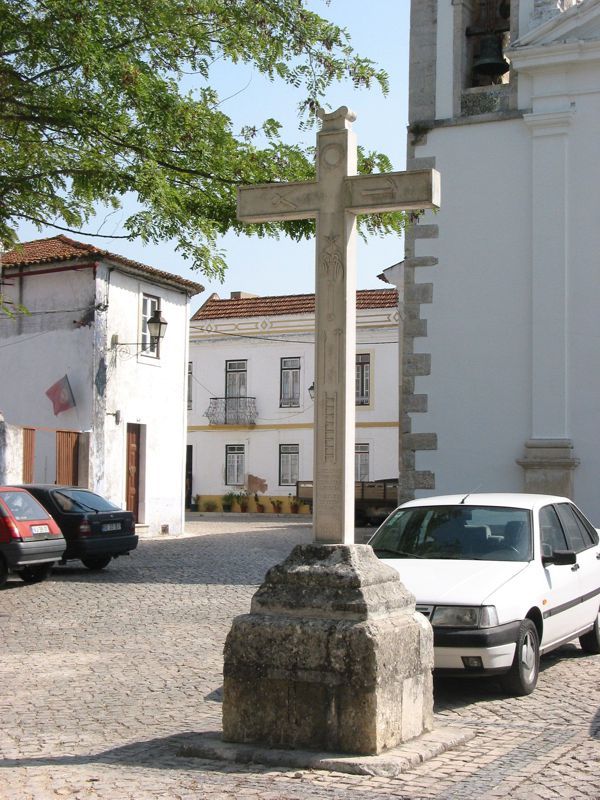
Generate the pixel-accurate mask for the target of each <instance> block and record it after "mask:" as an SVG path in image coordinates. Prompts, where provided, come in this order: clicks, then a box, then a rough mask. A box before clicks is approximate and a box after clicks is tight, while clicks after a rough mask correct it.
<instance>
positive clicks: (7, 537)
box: [0, 486, 67, 586]
mask: <svg viewBox="0 0 600 800" xmlns="http://www.w3.org/2000/svg"><path fill="white" fill-rule="evenodd" d="M66 546H67V544H66V542H65V540H64V538H63V535H62V533H61V531H60V528H59V527H58V525H57V524H56V522H55V521H54V520H53V519H52V517H51V516H50V514H49V513H48V512H47V511H46V509H45V508H44V507H43V506H42V505H41V504H40V503H38V501H37V500H36V499H35V497H32V496H31V495H30V494H29V492H27V491H26V490H25V489H20V488H17V487H13V486H0V586H4V584H5V583H6V581H7V579H8V575H9V573H10V572H16V573H17V574H18V575H20V577H21V578H22V580H24V581H25V583H37V582H38V581H43V580H45V578H47V577H48V575H50V572H51V571H52V567H53V565H54V564H55V563H56V562H57V561H60V559H61V558H62V554H63V553H64V551H65V548H66Z"/></svg>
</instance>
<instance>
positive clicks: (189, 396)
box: [187, 361, 194, 411]
mask: <svg viewBox="0 0 600 800" xmlns="http://www.w3.org/2000/svg"><path fill="white" fill-rule="evenodd" d="M193 380H194V362H193V361H188V373H187V406H188V411H191V410H192V397H193V396H194V393H193V391H192V389H193V387H192V381H193Z"/></svg>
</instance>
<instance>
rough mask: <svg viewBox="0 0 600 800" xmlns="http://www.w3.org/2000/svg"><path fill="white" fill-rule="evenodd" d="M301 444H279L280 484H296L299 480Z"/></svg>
mask: <svg viewBox="0 0 600 800" xmlns="http://www.w3.org/2000/svg"><path fill="white" fill-rule="evenodd" d="M299 464H300V445H297V444H280V445H279V485H280V486H295V485H296V482H297V481H298V468H299Z"/></svg>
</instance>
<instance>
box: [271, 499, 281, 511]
mask: <svg viewBox="0 0 600 800" xmlns="http://www.w3.org/2000/svg"><path fill="white" fill-rule="evenodd" d="M271 505H272V506H273V511H274V512H275V513H276V514H281V508H282V506H283V502H282V501H281V500H280V499H279V498H278V497H271Z"/></svg>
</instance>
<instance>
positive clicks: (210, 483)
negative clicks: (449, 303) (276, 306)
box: [188, 309, 398, 497]
mask: <svg viewBox="0 0 600 800" xmlns="http://www.w3.org/2000/svg"><path fill="white" fill-rule="evenodd" d="M381 311H382V310H377V309H375V310H371V311H369V310H366V311H364V312H359V329H358V333H357V341H358V342H359V343H360V344H359V345H358V346H357V352H360V353H370V355H371V374H372V384H371V397H372V400H371V404H370V406H368V407H360V406H357V408H356V418H357V432H356V440H357V442H361V443H368V444H369V445H370V476H369V477H370V478H371V479H378V478H388V477H395V476H397V474H398V422H397V420H398V410H397V409H398V365H397V358H398V356H397V352H398V351H397V338H398V336H397V328H396V327H395V324H394V323H391V324H390V323H388V324H387V325H384V324H382V320H383V315H382V314H381V313H380V312H381ZM383 311H384V312H385V313H386V314H389V312H390V309H383ZM391 311H392V312H393V309H392V310H391ZM272 319H274V318H271V320H272ZM277 320H278V321H279V322H280V324H281V325H282V326H283V327H286V328H287V329H289V330H291V331H292V332H290V333H289V334H287V335H286V336H285V337H284V336H281V337H279V338H277V339H276V340H275V341H266V340H265V339H260V338H257V339H254V340H252V339H245V338H239V337H233V336H207V335H201V334H200V335H199V334H198V333H195V332H194V327H195V326H202V325H204V326H206V321H200V322H198V323H192V329H191V334H190V338H191V344H190V360H191V361H192V362H193V372H194V380H193V405H192V410H191V411H190V412H189V415H188V425H189V427H188V444H190V445H192V446H193V487H192V493H193V495H196V494H202V495H207V494H208V495H222V494H224V493H226V492H228V491H231V490H235V488H234V487H229V486H227V485H226V484H225V447H226V445H232V444H243V445H245V447H246V472H247V473H250V474H252V475H254V476H257V477H260V478H262V479H263V480H265V481H266V482H267V484H268V491H267V493H266V494H267V496H284V497H285V496H287V495H288V494H290V493H291V494H295V486H285V485H280V484H279V445H280V444H298V445H299V451H300V452H299V462H300V467H299V479H300V480H312V473H313V431H312V421H313V401H312V400H311V399H310V396H309V393H308V387H309V386H310V385H311V384H312V383H313V381H314V334H313V331H312V325H313V318H312V315H304V316H303V317H300V318H293V317H277ZM226 322H227V324H228V325H230V326H231V327H232V328H233V327H234V326H236V325H237V324H238V323H241V322H243V321H242V320H227V321H226ZM361 322H362V324H361ZM211 323H216V324H218V323H219V321H215V320H211ZM377 324H380V325H382V327H375V326H376V325H377ZM257 328H258V332H259V333H260V329H261V324H260V320H258V325H257ZM266 336H268V337H269V338H273V333H272V332H269V333H268V334H266ZM289 340H291V341H289ZM382 342H384V343H382ZM385 342H388V343H387V344H386V343H385ZM286 357H299V358H300V359H301V376H300V406H299V408H280V407H279V389H280V359H281V358H286ZM237 359H247V361H248V387H247V394H248V396H249V397H256V406H257V411H258V417H257V419H256V425H255V426H254V427H252V428H248V427H245V428H243V427H241V426H235V425H227V426H211V425H209V424H208V419H207V418H206V417H205V416H204V413H205V412H206V410H207V409H208V406H209V402H210V398H211V397H224V395H225V362H226V361H230V360H237Z"/></svg>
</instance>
